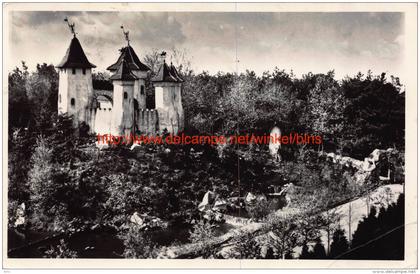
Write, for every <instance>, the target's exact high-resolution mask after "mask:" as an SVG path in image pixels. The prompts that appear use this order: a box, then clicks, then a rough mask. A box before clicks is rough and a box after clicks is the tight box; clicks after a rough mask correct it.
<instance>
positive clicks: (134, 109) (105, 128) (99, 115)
mask: <svg viewBox="0 0 420 274" xmlns="http://www.w3.org/2000/svg"><path fill="white" fill-rule="evenodd" d="M69 26H70V28H71V30H72V33H73V38H72V40H71V42H70V46H69V48H68V50H67V52H66V54H65V56H64V58H63V60H62V61H61V62H60V63H59V64H58V65H57V68H58V69H59V90H58V112H59V114H64V113H66V114H68V115H71V116H73V124H74V126H75V127H78V126H80V125H81V124H82V123H85V124H87V125H88V126H89V129H90V133H96V134H112V135H130V134H139V133H141V134H161V133H162V132H164V131H166V132H168V133H172V134H177V133H178V132H180V131H182V130H183V128H184V111H183V108H182V101H181V86H182V83H183V79H182V78H181V76H180V75H179V73H178V72H177V70H176V68H175V66H174V65H173V64H172V63H171V64H170V65H168V64H167V63H166V61H165V53H164V52H163V53H162V54H161V55H160V60H159V64H158V67H159V69H158V71H157V73H156V74H155V76H154V77H153V78H152V79H151V82H152V83H153V86H154V92H155V109H147V108H146V88H145V84H146V79H147V77H148V75H150V73H151V70H150V68H149V67H148V66H146V65H145V64H143V63H142V62H141V61H140V59H139V57H138V56H137V54H136V53H135V51H134V49H133V48H132V47H131V45H130V40H129V39H128V32H124V34H125V35H126V40H127V45H126V46H125V47H124V48H122V49H121V50H120V56H119V58H118V60H117V61H116V62H115V63H114V64H112V65H111V66H109V67H108V68H107V70H109V71H110V72H111V73H112V76H111V77H110V79H109V81H110V82H109V81H93V80H92V69H93V68H95V67H96V66H95V65H93V64H92V63H90V62H89V60H88V58H87V57H86V55H85V53H84V51H83V48H82V46H81V44H80V42H79V40H78V39H77V37H76V33H75V32H74V24H73V25H70V24H69ZM122 28H123V27H122ZM123 31H124V30H123ZM111 83H112V84H111Z"/></svg>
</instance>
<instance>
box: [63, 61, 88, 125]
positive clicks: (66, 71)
mask: <svg viewBox="0 0 420 274" xmlns="http://www.w3.org/2000/svg"><path fill="white" fill-rule="evenodd" d="M92 98H93V88H92V70H91V69H80V68H75V69H72V68H60V69H59V87H58V112H59V113H60V114H63V113H68V114H69V115H73V117H74V120H73V123H74V126H78V125H79V124H80V123H81V122H83V121H85V122H86V123H89V120H90V104H91V101H92Z"/></svg>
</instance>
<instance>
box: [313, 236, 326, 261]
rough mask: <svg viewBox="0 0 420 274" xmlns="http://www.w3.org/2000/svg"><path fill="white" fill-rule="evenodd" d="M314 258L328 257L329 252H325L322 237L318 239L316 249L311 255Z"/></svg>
mask: <svg viewBox="0 0 420 274" xmlns="http://www.w3.org/2000/svg"><path fill="white" fill-rule="evenodd" d="M311 257H312V258H313V259H326V258H327V254H326V252H325V248H324V245H323V244H322V241H321V239H320V238H318V239H317V240H316V243H315V246H314V250H313V253H312V256H311Z"/></svg>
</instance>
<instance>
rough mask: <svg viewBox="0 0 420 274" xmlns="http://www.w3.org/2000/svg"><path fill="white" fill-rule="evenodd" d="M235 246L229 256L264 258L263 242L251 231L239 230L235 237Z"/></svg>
mask: <svg viewBox="0 0 420 274" xmlns="http://www.w3.org/2000/svg"><path fill="white" fill-rule="evenodd" d="M234 242H235V244H234V246H233V248H232V249H231V250H230V255H229V258H235V259H262V254H261V243H260V242H259V241H258V240H256V238H255V235H254V234H253V233H250V232H247V231H245V232H239V234H237V235H236V236H235V238H234Z"/></svg>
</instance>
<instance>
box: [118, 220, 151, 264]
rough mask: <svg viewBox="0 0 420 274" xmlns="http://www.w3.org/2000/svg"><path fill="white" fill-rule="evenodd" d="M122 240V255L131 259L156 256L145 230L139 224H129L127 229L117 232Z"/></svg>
mask: <svg viewBox="0 0 420 274" xmlns="http://www.w3.org/2000/svg"><path fill="white" fill-rule="evenodd" d="M119 237H120V239H122V240H123V241H124V247H125V249H124V257H125V258H131V259H150V258H155V257H156V256H157V252H156V250H155V248H154V246H153V244H152V242H151V240H150V238H149V237H148V236H147V235H146V234H145V232H144V231H143V230H142V229H141V228H140V226H138V225H135V224H131V225H129V227H128V230H126V231H122V232H120V234H119Z"/></svg>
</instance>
